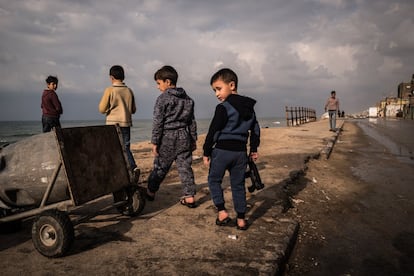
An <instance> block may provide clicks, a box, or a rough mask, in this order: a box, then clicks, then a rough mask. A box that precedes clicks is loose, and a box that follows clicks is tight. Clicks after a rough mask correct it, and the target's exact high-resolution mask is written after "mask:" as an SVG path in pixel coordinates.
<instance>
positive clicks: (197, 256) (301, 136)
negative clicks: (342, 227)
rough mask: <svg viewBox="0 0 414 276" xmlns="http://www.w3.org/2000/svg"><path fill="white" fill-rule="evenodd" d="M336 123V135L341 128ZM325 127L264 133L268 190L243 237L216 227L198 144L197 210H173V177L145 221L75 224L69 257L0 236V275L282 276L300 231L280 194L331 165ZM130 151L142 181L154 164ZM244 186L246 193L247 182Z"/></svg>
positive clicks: (255, 203)
mask: <svg viewBox="0 0 414 276" xmlns="http://www.w3.org/2000/svg"><path fill="white" fill-rule="evenodd" d="M337 123H338V126H339V127H341V126H342V124H343V121H340V120H338V122H337ZM328 124H329V123H328V121H327V120H322V121H318V122H312V123H308V124H305V125H302V126H297V127H289V128H287V127H286V128H269V129H262V144H261V146H260V149H259V151H260V158H259V160H258V162H257V166H258V169H259V171H260V174H261V178H262V181H263V182H264V183H265V188H264V189H263V190H260V191H256V192H254V193H253V194H250V193H248V206H249V210H248V213H247V214H246V215H247V218H248V220H249V223H251V226H250V228H249V229H248V230H247V231H239V230H237V229H236V227H219V226H216V225H215V219H216V210H215V208H214V205H213V204H212V201H211V199H210V196H209V191H208V187H207V169H206V168H205V167H204V165H203V164H202V162H201V160H200V158H199V156H201V147H202V143H203V141H204V139H203V137H202V136H201V137H200V139H199V143H200V144H199V145H198V150H197V151H196V152H195V156H198V159H197V160H198V161H197V160H196V161H195V162H194V166H193V167H194V171H195V175H196V183H197V187H198V190H197V196H196V199H197V200H198V202H199V204H200V205H199V207H198V208H195V209H190V208H187V207H186V206H183V205H181V204H180V203H179V202H178V199H179V195H180V188H181V187H180V182H179V179H178V178H177V175H176V173H174V170H173V171H172V172H171V174H170V176H169V178H168V181H166V183H164V184H163V185H162V186H161V189H160V191H159V193H157V195H156V200H155V201H154V202H147V203H146V207H145V209H144V212H143V214H142V215H140V216H138V217H135V218H128V217H125V216H121V215H119V214H118V213H117V212H116V210H113V211H110V212H106V213H104V214H102V215H98V216H96V217H94V218H91V219H90V220H88V221H87V222H84V223H81V224H78V225H77V226H76V227H75V230H76V232H75V234H76V237H75V242H74V245H73V248H72V250H71V251H70V252H69V254H68V256H66V257H63V258H60V259H47V258H45V257H43V256H41V255H40V254H39V253H37V251H36V250H35V249H34V248H33V245H32V244H31V242H30V228H29V229H26V230H23V231H22V232H19V233H15V234H12V235H9V236H7V237H5V236H4V235H1V236H0V268H1V271H2V275H17V274H21V275H24V274H28V273H30V274H33V275H46V274H50V273H52V274H54V275H61V274H62V275H63V274H65V275H83V274H88V275H275V274H278V273H281V271H283V268H284V265H285V263H286V260H287V258H288V255H289V251H290V250H291V248H292V246H293V245H294V241H295V238H296V236H297V232H298V229H299V224H298V223H297V222H296V221H295V220H292V219H287V218H285V216H284V212H286V211H287V210H288V209H289V208H290V207H291V205H290V198H288V196H287V195H286V193H285V192H284V187H286V185H288V184H292V183H294V181H295V179H296V178H297V177H298V176H299V175H300V174H303V173H304V172H305V171H306V162H307V161H308V160H309V158H327V157H329V154H330V152H331V150H332V147H333V145H334V144H335V141H336V137H337V135H339V133H340V131H339V130H338V131H337V132H336V133H334V132H330V131H329V130H328V129H329V126H328ZM133 149H134V156H135V158H136V159H137V160H138V163H139V165H140V167H141V168H142V170H143V178H142V179H145V178H146V173H148V170H149V167H150V164H151V162H150V161H148V162H147V163H146V162H145V161H144V160H145V158H147V159H148V160H151V159H152V158H151V157H150V153H149V151H148V149H149V145H148V143H142V144H140V146H139V147H135V148H133ZM246 183H247V186H249V185H250V182H249V180H248V179H247V180H246ZM224 188H225V199H226V208H227V209H228V210H229V213H230V216H231V217H232V218H235V213H234V211H233V205H232V201H231V191H230V190H229V182H228V177H227V176H226V177H225V180H224ZM111 200H112V199H111V197H108V198H106V199H103V200H101V201H100V202H99V203H98V205H99V204H102V205H103V206H104V205H106V204H108V202H110V201H111ZM94 204H95V205H96V203H94ZM91 205H92V203H91ZM89 207H90V206H84V207H83V208H84V209H88V208H89ZM94 208H96V207H94ZM89 209H90V208H89ZM77 212H78V213H81V212H82V210H78V211H77ZM73 216H76V212H74V214H73ZM13 239H14V241H13ZM16 240H17V241H16Z"/></svg>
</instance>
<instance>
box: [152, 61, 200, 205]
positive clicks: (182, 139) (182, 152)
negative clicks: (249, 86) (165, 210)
mask: <svg viewBox="0 0 414 276" xmlns="http://www.w3.org/2000/svg"><path fill="white" fill-rule="evenodd" d="M177 79H178V73H177V71H176V70H175V69H174V68H173V67H172V66H169V65H166V66H163V67H162V68H161V69H159V70H158V71H157V72H155V74H154V80H155V81H156V83H157V87H158V89H159V90H160V91H161V95H159V96H158V98H157V100H156V102H155V106H154V114H153V117H154V118H153V127H152V137H151V143H152V153H153V155H154V166H153V170H152V171H151V174H150V175H149V177H148V187H147V193H146V198H147V199H148V200H150V201H153V200H154V198H155V193H156V192H157V191H158V190H159V188H160V184H161V182H162V181H163V180H164V178H165V176H166V175H167V173H168V171H169V170H170V168H171V165H172V163H173V162H174V161H175V162H176V165H177V169H178V173H179V176H180V179H181V182H182V187H183V195H182V198H181V200H180V203H181V204H183V205H185V206H187V207H189V208H194V207H196V202H195V199H194V195H195V194H196V188H195V183H194V173H193V169H192V167H191V165H192V152H193V151H194V150H195V149H196V141H197V124H196V121H195V118H194V101H193V99H191V98H190V97H189V96H188V95H187V93H186V92H185V90H184V89H183V88H181V87H176V84H177Z"/></svg>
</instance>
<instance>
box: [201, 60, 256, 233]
mask: <svg viewBox="0 0 414 276" xmlns="http://www.w3.org/2000/svg"><path fill="white" fill-rule="evenodd" d="M237 82H238V79H237V75H236V73H234V72H233V71H232V70H231V69H227V68H225V69H221V70H219V71H218V72H216V73H215V74H214V75H213V76H212V77H211V81H210V85H211V86H212V88H213V91H214V92H215V93H216V97H217V98H218V100H219V101H221V103H220V104H218V105H217V106H216V111H215V114H214V117H213V120H212V121H211V124H210V127H209V130H208V134H207V136H206V140H205V143H204V146H203V150H204V154H203V161H204V164H205V165H207V166H210V170H209V174H208V185H209V188H210V193H211V198H212V200H213V203H214V205H215V206H216V208H217V210H218V215H217V219H216V225H218V226H226V225H228V224H229V223H230V222H231V221H232V220H231V218H230V217H229V214H228V212H227V210H226V208H225V201H224V197H223V190H222V187H221V184H222V181H223V176H224V174H225V172H226V170H229V173H230V184H231V191H232V197H233V203H234V209H235V211H236V213H237V229H239V230H247V228H248V223H247V221H246V219H245V214H246V207H247V203H246V188H245V172H246V168H247V161H248V156H247V141H248V139H249V136H250V158H252V160H253V161H256V160H257V158H258V153H257V148H258V146H259V144H260V128H259V124H258V122H257V120H256V115H255V112H254V108H253V107H254V105H255V103H256V101H255V100H253V99H252V98H249V97H245V96H240V95H238V94H237Z"/></svg>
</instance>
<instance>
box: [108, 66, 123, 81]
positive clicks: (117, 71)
mask: <svg viewBox="0 0 414 276" xmlns="http://www.w3.org/2000/svg"><path fill="white" fill-rule="evenodd" d="M109 75H110V76H112V77H114V79H116V80H120V81H123V80H124V79H125V72H124V68H122V66H121V65H114V66H112V67H111V69H109Z"/></svg>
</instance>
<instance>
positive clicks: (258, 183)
mask: <svg viewBox="0 0 414 276" xmlns="http://www.w3.org/2000/svg"><path fill="white" fill-rule="evenodd" d="M247 164H248V165H249V170H248V171H247V172H246V178H248V177H250V181H251V182H252V185H251V186H250V187H248V188H247V189H248V190H249V192H250V193H253V192H254V190H261V189H263V188H264V184H263V183H262V179H261V178H260V174H259V171H258V170H257V167H256V164H255V163H254V161H253V160H252V159H251V158H249V162H248V163H247Z"/></svg>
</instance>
